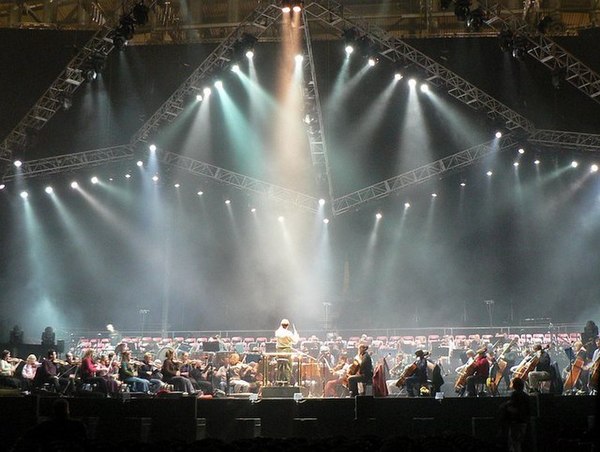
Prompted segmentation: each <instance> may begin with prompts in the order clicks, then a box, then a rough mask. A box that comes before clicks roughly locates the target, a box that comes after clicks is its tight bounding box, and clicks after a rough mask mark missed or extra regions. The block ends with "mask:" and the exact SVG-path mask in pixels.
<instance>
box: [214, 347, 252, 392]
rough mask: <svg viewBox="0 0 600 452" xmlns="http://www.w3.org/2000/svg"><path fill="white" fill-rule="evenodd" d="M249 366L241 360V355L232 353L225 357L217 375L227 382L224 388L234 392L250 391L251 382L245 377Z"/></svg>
mask: <svg viewBox="0 0 600 452" xmlns="http://www.w3.org/2000/svg"><path fill="white" fill-rule="evenodd" d="M247 367H248V366H247V365H246V364H244V363H242V362H241V361H240V355H238V354H237V353H232V354H231V355H230V356H229V358H225V360H224V362H223V365H222V366H221V367H220V368H219V370H218V371H217V372H216V374H215V375H216V376H217V377H219V378H220V379H221V381H222V382H223V381H224V382H225V387H224V390H229V392H234V393H239V392H248V391H249V389H250V383H249V382H247V381H245V380H244V379H243V375H244V374H245V373H246V370H247ZM226 392H227V391H226Z"/></svg>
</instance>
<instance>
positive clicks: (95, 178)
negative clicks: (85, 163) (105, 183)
mask: <svg viewBox="0 0 600 452" xmlns="http://www.w3.org/2000/svg"><path fill="white" fill-rule="evenodd" d="M90 181H91V182H92V184H94V185H96V184H97V183H99V182H100V179H98V178H97V177H96V176H94V177H92V178H91V179H90Z"/></svg>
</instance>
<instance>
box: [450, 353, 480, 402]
mask: <svg viewBox="0 0 600 452" xmlns="http://www.w3.org/2000/svg"><path fill="white" fill-rule="evenodd" d="M475 363H476V360H473V362H472V363H471V364H469V365H468V366H467V367H466V368H465V370H463V371H462V372H461V373H460V374H459V375H458V377H457V378H456V382H455V383H454V392H456V393H457V394H458V393H460V392H462V391H463V390H464V389H465V385H466V384H467V377H470V376H471V375H473V374H474V373H475V366H476V365H475Z"/></svg>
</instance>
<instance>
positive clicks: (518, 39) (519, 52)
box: [512, 33, 529, 60]
mask: <svg viewBox="0 0 600 452" xmlns="http://www.w3.org/2000/svg"><path fill="white" fill-rule="evenodd" d="M528 46H529V41H528V40H527V37H526V36H525V35H523V34H521V33H515V35H514V37H513V42H512V56H513V58H516V59H517V60H522V59H523V58H524V57H525V55H526V54H527V48H528Z"/></svg>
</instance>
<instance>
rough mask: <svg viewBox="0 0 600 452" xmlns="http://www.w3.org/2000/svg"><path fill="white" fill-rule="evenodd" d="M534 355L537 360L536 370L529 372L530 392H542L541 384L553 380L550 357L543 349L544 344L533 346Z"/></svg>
mask: <svg viewBox="0 0 600 452" xmlns="http://www.w3.org/2000/svg"><path fill="white" fill-rule="evenodd" d="M533 354H534V355H535V357H534V358H535V359H537V365H536V366H535V369H534V370H532V371H531V372H529V375H528V378H529V390H530V391H532V392H540V382H541V381H550V380H552V374H551V373H550V355H549V354H548V353H547V352H546V351H545V350H544V349H543V347H542V344H535V345H534V346H533Z"/></svg>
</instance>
